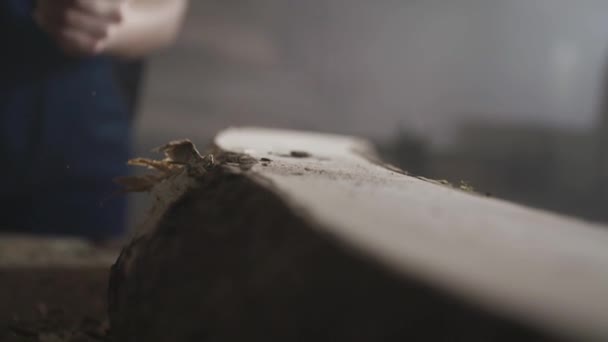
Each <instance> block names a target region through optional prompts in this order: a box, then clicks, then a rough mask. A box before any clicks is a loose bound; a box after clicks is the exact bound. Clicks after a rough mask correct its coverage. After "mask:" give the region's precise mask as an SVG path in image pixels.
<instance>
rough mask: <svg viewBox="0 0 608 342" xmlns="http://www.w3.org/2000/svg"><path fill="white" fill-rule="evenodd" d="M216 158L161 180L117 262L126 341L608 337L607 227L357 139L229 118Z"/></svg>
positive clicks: (114, 278) (114, 313) (116, 305)
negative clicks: (395, 164) (415, 170)
mask: <svg viewBox="0 0 608 342" xmlns="http://www.w3.org/2000/svg"><path fill="white" fill-rule="evenodd" d="M209 153H212V154H213V156H214V159H211V158H210V157H209V156H207V157H206V158H200V157H196V158H194V157H192V158H190V157H180V158H181V159H183V160H187V161H188V162H187V163H185V164H187V165H186V166H185V167H183V168H180V169H176V171H171V172H169V173H165V174H164V175H163V177H160V178H159V179H160V180H159V181H158V182H157V183H156V184H155V185H154V186H153V188H152V195H153V196H154V197H155V198H156V204H155V206H154V209H153V210H152V211H151V213H150V215H149V217H148V218H147V220H146V221H145V223H144V224H143V225H142V227H140V229H139V230H138V232H137V233H136V236H135V237H134V239H133V240H132V241H131V243H130V244H129V245H128V246H127V247H126V248H125V249H124V250H123V252H122V254H121V256H120V257H119V259H118V260H117V262H116V264H115V265H114V267H113V270H112V274H111V280H110V303H109V304H110V317H111V321H112V329H113V332H114V334H116V335H117V336H119V337H120V338H121V339H122V340H124V341H243V340H247V341H296V340H297V341H403V340H405V339H407V338H424V339H427V340H431V339H440V340H467V341H472V340H480V341H481V340H483V341H488V340H492V341H515V340H517V341H519V340H529V341H538V340H562V339H566V340H567V339H573V340H580V339H584V340H606V339H608V230H607V229H606V227H604V226H600V225H594V224H591V223H586V222H582V221H579V220H576V219H571V218H566V217H562V216H558V215H554V214H551V213H547V212H543V211H539V210H533V209H529V208H525V207H522V206H518V205H515V204H511V203H507V202H504V201H500V200H496V199H490V198H486V197H484V196H481V195H477V194H474V193H469V192H466V191H462V190H460V189H454V188H451V187H450V186H447V185H443V184H440V183H439V182H433V181H429V180H424V179H419V178H416V177H412V176H408V175H406V174H405V173H404V172H402V171H399V170H397V169H395V168H392V167H390V166H386V165H383V164H381V163H379V162H378V161H377V158H375V157H374V152H373V149H372V148H371V147H370V146H369V145H368V144H367V143H366V142H364V141H361V140H359V139H355V138H350V137H342V136H331V135H322V134H313V133H301V132H292V131H280V130H265V129H254V128H243V129H229V130H227V131H224V132H222V133H221V134H219V135H218V136H217V137H216V139H215V146H213V148H212V149H211V150H210V151H209ZM203 160H204V162H203ZM209 160H212V162H209ZM203 163H204V165H203V166H201V165H202V164H203ZM564 195H565V196H567V194H564Z"/></svg>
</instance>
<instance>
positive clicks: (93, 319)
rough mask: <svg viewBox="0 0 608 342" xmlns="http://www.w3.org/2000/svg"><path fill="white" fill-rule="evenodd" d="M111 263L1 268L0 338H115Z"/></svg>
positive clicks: (95, 339)
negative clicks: (109, 299) (109, 298)
mask: <svg viewBox="0 0 608 342" xmlns="http://www.w3.org/2000/svg"><path fill="white" fill-rule="evenodd" d="M107 276H108V269H107V268H105V267H103V268H102V267H91V268H78V269H74V268H72V269H68V268H64V269H61V268H40V269H36V268H32V269H24V268H15V269H0V341H7V342H12V341H44V342H47V341H48V342H51V341H52V342H55V341H61V342H63V341H83V342H84V341H111V338H110V336H109V325H108V320H107V319H106V291H107Z"/></svg>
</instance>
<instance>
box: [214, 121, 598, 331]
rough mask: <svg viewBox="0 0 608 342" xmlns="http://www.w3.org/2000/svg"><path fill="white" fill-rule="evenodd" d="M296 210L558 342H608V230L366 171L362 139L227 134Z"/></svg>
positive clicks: (377, 168)
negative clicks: (563, 341) (563, 340)
mask: <svg viewBox="0 0 608 342" xmlns="http://www.w3.org/2000/svg"><path fill="white" fill-rule="evenodd" d="M215 145H216V147H217V148H218V149H219V150H221V151H224V152H229V153H237V154H245V155H248V156H251V157H253V158H255V159H257V160H260V161H262V162H261V163H258V164H255V165H253V166H252V167H251V170H250V171H249V172H248V173H247V174H248V175H250V176H251V177H254V178H257V179H260V178H263V179H265V180H267V181H269V182H265V184H264V185H265V186H267V187H270V188H271V189H272V190H273V191H275V192H276V193H277V194H279V195H280V196H281V197H282V198H283V199H284V200H285V201H286V203H287V204H288V205H290V206H291V207H292V208H293V210H295V211H298V212H300V213H301V215H302V216H303V217H305V219H308V220H311V222H314V223H315V224H314V225H312V226H315V227H321V228H320V229H323V230H324V233H327V234H331V235H333V236H336V237H338V239H339V240H341V241H343V242H344V243H345V244H346V245H348V246H349V247H351V248H354V249H355V250H357V251H359V253H362V254H363V255H367V256H368V257H370V258H374V259H375V260H376V261H378V262H381V263H383V264H385V265H386V266H388V267H390V268H391V269H393V270H394V272H396V273H397V274H403V275H409V276H411V275H414V276H416V277H418V278H420V279H421V280H423V281H426V282H428V283H429V284H430V285H432V286H435V287H437V288H440V289H442V290H444V291H446V292H449V293H452V294H454V295H457V296H460V297H462V298H467V299H468V300H469V301H472V302H474V303H477V304H478V305H481V306H483V307H485V308H487V309H490V310H493V311H495V312H500V313H502V314H506V315H509V316H511V317H512V318H514V319H519V320H524V321H526V322H528V323H531V324H534V325H536V326H538V327H539V328H542V329H545V330H547V331H552V332H554V333H558V334H561V335H563V336H568V337H573V338H585V339H608V227H605V226H600V225H595V224H591V223H587V222H583V221H581V220H576V219H572V218H567V217H563V216H560V215H555V214H551V213H548V212H544V211H540V210H535V209H530V208H526V207H522V206H519V205H515V204H512V203H508V202H505V201H501V200H497V199H490V198H484V197H482V196H477V195H475V194H470V193H466V192H463V191H460V190H457V189H451V188H449V187H446V186H441V185H438V184H435V183H432V182H428V181H424V180H421V179H417V178H414V177H409V176H407V175H405V174H404V173H403V172H399V171H398V170H394V169H392V168H390V167H386V166H385V165H381V164H379V163H376V162H372V161H370V159H374V158H370V157H369V156H374V152H373V148H371V146H370V145H369V144H368V143H366V142H365V141H363V140H360V139H355V138H350V137H343V136H335V135H325V134H317V133H314V134H313V133H303V132H295V131H286V130H270V129H261V128H232V129H228V130H225V131H223V132H221V133H220V134H219V135H218V136H217V137H216V139H215Z"/></svg>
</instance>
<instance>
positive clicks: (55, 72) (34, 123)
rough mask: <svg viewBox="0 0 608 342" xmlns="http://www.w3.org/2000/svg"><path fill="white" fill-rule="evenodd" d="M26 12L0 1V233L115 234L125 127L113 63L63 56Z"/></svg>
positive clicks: (21, 2) (120, 227)
mask: <svg viewBox="0 0 608 342" xmlns="http://www.w3.org/2000/svg"><path fill="white" fill-rule="evenodd" d="M31 10H32V1H27V0H2V1H0V39H1V45H0V46H1V48H0V158H1V159H0V161H1V164H0V165H1V166H0V183H1V184H0V215H1V218H0V230H7V229H10V230H18V231H20V232H29V233H43V234H58V235H65V234H68V235H79V236H86V237H90V238H95V239H96V238H99V239H103V238H110V237H114V236H117V235H120V234H121V233H122V232H123V231H124V219H125V199H124V197H123V196H110V195H111V194H112V193H113V192H114V191H116V190H117V188H116V186H115V185H114V184H113V183H112V178H113V177H116V176H120V175H126V174H127V172H128V171H127V169H126V166H125V161H126V159H127V158H128V156H129V140H130V126H131V125H130V115H129V113H128V110H127V106H126V105H125V101H124V99H123V97H122V95H121V93H120V91H119V88H118V86H117V84H116V80H115V79H114V77H113V69H112V68H113V64H112V61H111V60H109V59H108V58H105V57H95V58H85V59H73V58H68V57H66V56H64V55H63V54H62V53H61V52H60V51H59V50H58V49H57V48H56V47H55V45H54V44H53V43H52V42H51V41H50V39H49V38H48V37H47V36H46V35H45V34H44V33H43V32H41V31H40V30H39V29H38V28H37V26H36V25H35V24H34V22H33V20H32V18H31Z"/></svg>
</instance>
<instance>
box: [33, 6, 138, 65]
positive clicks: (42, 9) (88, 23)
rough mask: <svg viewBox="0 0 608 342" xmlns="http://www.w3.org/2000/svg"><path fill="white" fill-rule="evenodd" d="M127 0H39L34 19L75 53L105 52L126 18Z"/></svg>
mask: <svg viewBox="0 0 608 342" xmlns="http://www.w3.org/2000/svg"><path fill="white" fill-rule="evenodd" d="M127 1H128V0H38V1H37V5H36V8H35V10H34V19H35V21H36V22H37V23H38V25H39V26H40V27H41V28H42V29H43V30H44V31H46V32H47V33H48V34H49V35H50V36H51V37H52V38H53V39H54V40H55V41H56V43H57V44H58V45H59V47H60V48H62V49H63V50H64V52H65V53H67V54H69V55H73V56H90V55H96V54H99V53H102V52H104V51H105V49H106V48H107V46H108V42H109V41H110V40H111V38H112V35H113V33H114V31H115V30H114V28H115V27H117V26H118V25H119V24H120V23H121V22H122V21H123V20H124V12H125V7H126V5H127Z"/></svg>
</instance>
